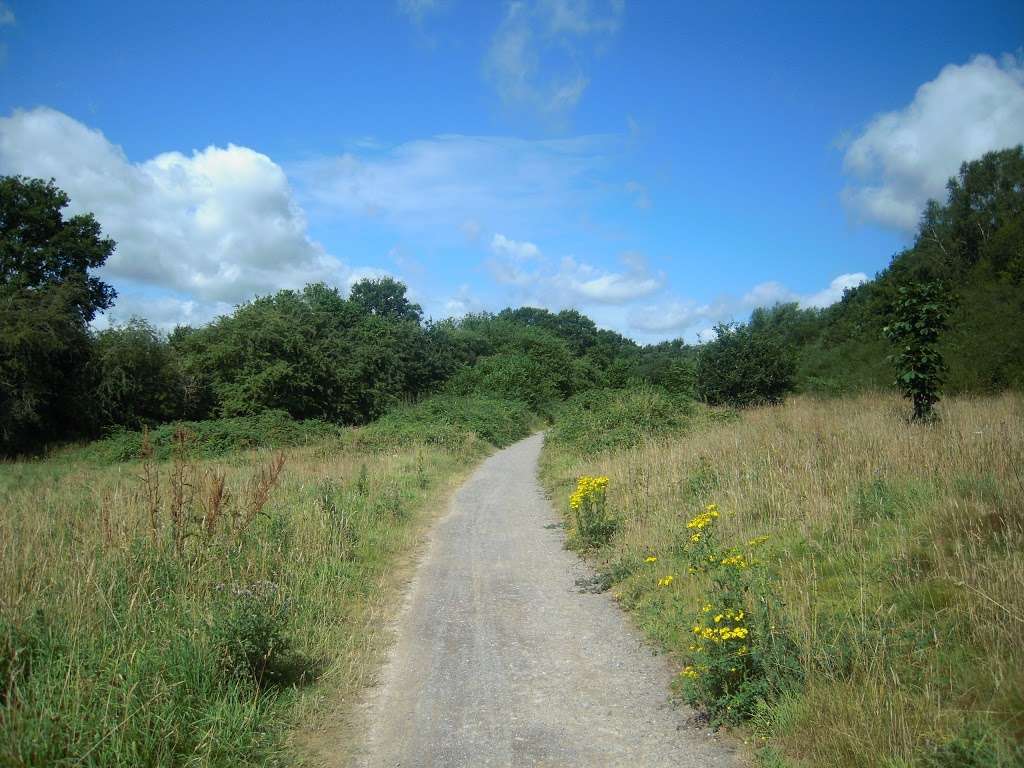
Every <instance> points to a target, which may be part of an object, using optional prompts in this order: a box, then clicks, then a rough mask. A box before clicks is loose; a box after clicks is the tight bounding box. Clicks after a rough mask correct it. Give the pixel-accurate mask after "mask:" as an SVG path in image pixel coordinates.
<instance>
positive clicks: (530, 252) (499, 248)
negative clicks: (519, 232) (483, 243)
mask: <svg viewBox="0 0 1024 768" xmlns="http://www.w3.org/2000/svg"><path fill="white" fill-rule="evenodd" d="M491 250H492V251H493V252H494V253H495V255H497V256H508V257H510V258H512V259H515V260H517V261H526V260H527V259H536V258H539V257H540V255H541V253H540V248H538V247H537V246H536V245H534V244H533V243H530V242H527V241H525V240H524V241H518V240H512V239H510V238H507V237H505V236H504V235H500V234H497V235H495V236H494V238H493V239H492V240H491Z"/></svg>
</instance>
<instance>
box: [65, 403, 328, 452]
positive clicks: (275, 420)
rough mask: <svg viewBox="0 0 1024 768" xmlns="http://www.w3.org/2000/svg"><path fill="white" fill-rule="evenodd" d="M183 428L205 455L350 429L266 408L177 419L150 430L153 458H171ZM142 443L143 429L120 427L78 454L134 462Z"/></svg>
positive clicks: (271, 445)
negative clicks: (253, 412) (201, 418)
mask: <svg viewBox="0 0 1024 768" xmlns="http://www.w3.org/2000/svg"><path fill="white" fill-rule="evenodd" d="M183 429H184V430H187V431H188V432H189V433H190V434H191V435H192V447H191V450H192V452H193V453H194V454H195V455H196V456H199V457H202V458H214V457H217V456H223V455H225V454H228V453H232V452H233V451H241V450H249V449H252V448H284V447H287V446H292V445H303V444H306V443H311V442H319V441H323V440H329V439H332V438H335V439H337V438H340V437H341V436H342V435H344V434H345V432H346V430H345V429H343V428H342V427H338V426H335V425H334V424H328V423H327V422H323V421H317V420H316V419H307V420H306V421H296V420H294V419H292V418H291V417H290V416H288V414H287V413H285V412H284V411H264V412H263V413H260V414H257V415H256V416H238V417H235V418H230V419H210V420H207V421H185V422H174V423H171V424H165V425H163V426H161V427H158V428H156V429H153V430H150V431H149V433H148V434H149V442H150V444H151V445H152V449H153V458H156V459H168V458H170V457H171V455H172V454H173V452H174V435H175V433H177V432H179V431H181V430H183ZM142 444H143V435H142V432H131V431H127V430H119V431H117V432H114V433H112V434H111V435H109V436H108V437H105V438H103V439H102V440H98V441H96V442H94V443H92V444H90V445H89V446H86V447H85V448H82V449H80V450H79V452H78V454H79V455H80V456H81V457H82V458H87V459H94V460H97V461H101V462H105V463H113V462H119V461H132V460H133V459H137V458H139V456H140V454H141V451H142Z"/></svg>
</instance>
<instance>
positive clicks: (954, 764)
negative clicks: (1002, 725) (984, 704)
mask: <svg viewBox="0 0 1024 768" xmlns="http://www.w3.org/2000/svg"><path fill="white" fill-rule="evenodd" d="M918 765H919V766H920V768H1022V766H1024V744H1020V743H1017V744H1013V743H1010V742H1008V740H1007V739H1006V738H1005V737H1004V736H1002V735H1001V734H999V733H996V732H994V731H992V730H991V729H990V728H988V727H986V726H985V725H983V724H981V723H974V722H972V723H968V724H967V725H966V726H965V727H964V728H963V730H962V731H961V732H960V733H958V734H957V735H956V736H954V737H953V738H951V739H950V740H949V741H947V742H945V743H944V744H940V745H938V746H936V747H935V748H934V749H933V750H932V751H931V752H930V753H928V754H926V755H924V757H922V758H921V760H920V761H919V763H918Z"/></svg>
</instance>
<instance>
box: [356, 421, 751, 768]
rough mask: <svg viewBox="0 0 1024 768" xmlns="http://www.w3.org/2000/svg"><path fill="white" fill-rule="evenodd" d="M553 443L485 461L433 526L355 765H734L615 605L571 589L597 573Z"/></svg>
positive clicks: (527, 443) (526, 443)
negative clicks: (566, 509) (549, 488)
mask: <svg viewBox="0 0 1024 768" xmlns="http://www.w3.org/2000/svg"><path fill="white" fill-rule="evenodd" d="M541 444H542V437H541V436H540V435H534V436H533V437H530V438H527V439H526V440H523V441H521V442H519V443H516V444H515V445H513V446H511V447H509V448H506V449H505V450H503V451H501V452H499V453H497V454H495V455H494V456H492V457H490V458H489V459H487V460H486V461H485V462H484V463H483V464H482V465H481V466H480V467H479V468H478V469H477V470H476V472H474V474H473V475H472V477H470V479H469V480H467V481H466V483H465V484H464V485H463V486H462V487H461V488H460V489H459V491H458V492H457V493H456V495H455V497H454V499H453V501H452V503H451V508H450V509H449V511H448V514H447V515H446V516H445V517H444V518H443V519H442V520H441V521H440V522H439V523H438V524H437V525H436V526H435V529H434V531H433V532H432V535H431V541H430V545H429V549H428V551H427V553H426V555H425V558H424V560H423V562H422V563H421V564H420V566H419V569H418V571H417V575H416V577H415V579H414V581H413V584H412V586H411V589H410V590H409V594H408V596H407V604H406V606H405V608H404V610H403V612H402V614H401V616H400V618H399V620H398V624H397V642H396V643H395V646H394V647H393V648H392V650H391V653H390V658H389V661H388V663H387V664H386V665H385V667H384V669H383V671H382V679H381V684H380V685H379V686H378V687H376V688H375V689H373V691H372V692H371V694H370V698H369V700H368V702H367V709H368V711H367V713H366V717H367V722H368V723H369V724H370V725H369V733H368V738H367V743H366V745H365V747H364V749H363V751H362V754H361V755H360V756H359V757H357V759H356V764H357V765H360V766H367V767H369V768H378V767H383V766H387V768H395V766H401V768H411V767H412V766H437V767H442V766H583V767H590V766H594V767H597V766H620V765H621V766H626V765H628V766H633V767H637V766H682V767H684V768H696V766H702V767H703V766H708V767H709V768H710V767H711V766H715V767H717V766H732V765H734V758H733V755H732V753H731V752H730V751H729V750H728V749H727V748H726V747H724V746H723V745H722V744H720V743H719V742H718V741H717V740H716V739H715V738H713V737H709V736H708V735H707V733H706V730H707V729H703V730H701V729H698V728H696V727H694V726H691V725H688V724H687V718H688V715H689V713H688V712H687V711H686V710H682V709H679V708H676V707H673V706H672V705H671V704H670V703H669V702H668V700H667V696H666V687H667V683H668V680H669V678H670V676H671V675H672V673H673V670H671V669H670V668H669V667H668V665H667V663H666V661H665V660H664V658H663V657H660V656H654V655H653V654H652V652H651V650H650V648H649V647H647V646H645V645H644V644H643V643H642V641H641V639H640V638H639V636H638V635H637V634H636V632H635V631H634V630H633V629H632V628H631V627H629V626H628V625H627V622H626V618H625V617H624V615H623V614H622V612H621V611H620V610H619V609H618V608H617V607H616V606H615V605H614V604H613V603H612V601H611V599H610V598H609V596H608V595H606V594H603V595H602V594H588V593H580V592H579V590H578V588H576V587H575V586H574V585H575V582H576V580H577V579H579V578H583V577H587V576H588V575H589V574H588V572H587V570H586V568H585V567H584V566H583V565H582V564H581V562H580V561H579V560H578V558H577V557H576V556H575V555H573V554H572V553H570V552H566V551H565V550H564V549H563V548H562V532H561V531H560V530H558V529H557V528H554V527H550V526H551V524H552V523H554V522H555V521H556V517H555V513H554V511H553V510H552V508H551V505H550V504H549V503H548V501H547V500H546V499H545V498H544V495H543V493H542V492H541V490H540V487H539V485H538V483H537V479H536V478H537V473H536V469H537V457H538V455H539V453H540V448H541ZM546 526H548V527H546Z"/></svg>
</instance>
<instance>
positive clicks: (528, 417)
mask: <svg viewBox="0 0 1024 768" xmlns="http://www.w3.org/2000/svg"><path fill="white" fill-rule="evenodd" d="M537 425H538V419H537V417H536V416H535V415H534V414H533V413H532V412H531V410H530V408H529V407H528V406H527V405H526V403H523V402H522V401H519V400H505V399H503V398H500V397H494V396H489V395H466V396H456V395H435V396H433V397H430V398H427V399H425V400H423V401H421V402H419V403H416V404H415V405H404V406H399V407H398V408H395V409H393V410H392V411H390V412H389V413H387V414H386V415H384V416H383V417H381V418H380V419H378V420H377V421H375V422H374V423H373V424H371V425H369V426H368V427H365V428H364V429H362V430H361V431H360V432H359V433H358V434H357V435H356V437H355V440H356V442H358V443H360V444H365V445H369V446H374V447H378V448H385V449H386V448H391V447H395V446H400V445H407V444H409V443H410V442H418V443H426V444H429V445H438V446H442V447H448V448H454V447H458V446H462V445H463V444H464V443H465V442H466V440H467V439H470V438H471V436H472V435H475V436H476V437H478V438H479V439H481V440H484V441H485V442H487V443H490V444H491V445H494V446H497V447H503V446H506V445H509V444H510V443H513V442H515V441H516V440H519V439H521V438H524V437H526V436H527V435H529V434H530V432H532V431H533V430H534V429H535V428H536V427H537Z"/></svg>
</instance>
